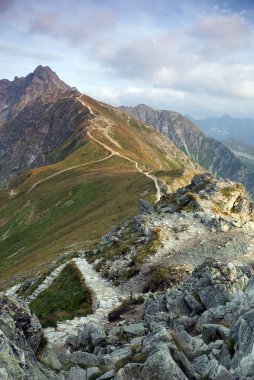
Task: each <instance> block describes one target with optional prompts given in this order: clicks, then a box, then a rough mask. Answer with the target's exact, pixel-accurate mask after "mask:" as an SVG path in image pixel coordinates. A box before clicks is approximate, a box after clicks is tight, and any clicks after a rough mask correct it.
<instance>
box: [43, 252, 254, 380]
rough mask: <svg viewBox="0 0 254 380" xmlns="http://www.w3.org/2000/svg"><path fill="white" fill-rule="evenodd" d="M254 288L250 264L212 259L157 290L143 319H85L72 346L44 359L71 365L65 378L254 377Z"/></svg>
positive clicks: (171, 379) (195, 379) (229, 379)
mask: <svg viewBox="0 0 254 380" xmlns="http://www.w3.org/2000/svg"><path fill="white" fill-rule="evenodd" d="M253 295H254V275H253V271H252V269H251V268H250V267H245V266H235V265H234V264H232V263H228V264H224V263H222V262H218V261H215V260H212V259H207V260H206V261H205V262H204V263H202V264H201V265H200V266H198V267H197V268H196V269H195V270H194V271H193V273H192V275H191V276H190V277H189V278H188V279H187V280H186V281H185V282H184V283H183V284H182V285H181V286H177V287H172V288H169V289H168V290H167V291H164V292H161V293H157V294H153V293H149V294H148V295H147V296H146V301H145V303H144V306H143V317H142V319H140V320H137V321H135V322H134V321H133V320H125V319H123V320H122V321H121V322H120V323H119V324H118V325H111V326H110V325H109V326H108V327H107V328H106V330H104V329H102V328H101V326H100V325H97V326H96V325H95V324H91V325H89V324H88V325H85V326H84V328H83V329H81V330H80V331H79V334H78V336H76V337H75V336H73V337H72V338H71V339H69V340H68V341H67V346H68V349H69V350H71V352H66V353H62V352H59V353H53V352H52V351H49V352H48V353H47V354H46V356H45V357H44V361H46V359H47V360H48V361H49V358H51V365H52V363H53V361H52V358H53V357H54V355H55V359H54V363H55V366H56V368H57V369H61V368H64V367H66V366H68V365H71V367H72V368H71V369H70V370H69V371H63V370H62V371H60V373H59V375H61V376H62V378H63V379H72V378H73V379H75V378H78V379H79V378H80V379H81V378H85V379H86V378H89V375H88V374H89V373H96V375H97V376H98V378H99V379H101V380H103V379H114V380H134V379H136V380H175V379H178V380H187V379H190V380H198V379H207V380H212V379H213V380H214V379H215V380H222V379H226V380H234V379H238V380H245V379H253V378H254V365H253V363H254V359H253V352H254V327H253V316H254V309H253V308H254V301H253ZM81 332H82V333H81ZM81 337H82V339H81ZM94 338H96V339H94ZM97 338H98V339H97ZM80 367H82V368H83V367H85V368H86V369H85V370H83V369H82V368H80ZM75 376H76V377H75ZM82 376H83V377H82Z"/></svg>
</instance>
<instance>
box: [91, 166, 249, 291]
mask: <svg viewBox="0 0 254 380" xmlns="http://www.w3.org/2000/svg"><path fill="white" fill-rule="evenodd" d="M139 210H140V212H141V214H139V215H137V216H136V217H134V218H133V219H132V220H130V221H126V222H125V223H124V224H123V225H122V226H119V227H113V228H112V230H111V231H110V232H109V233H107V234H106V235H104V236H103V237H102V238H101V241H100V243H99V245H98V246H96V247H94V248H93V250H91V251H89V252H86V253H85V254H86V257H87V258H88V260H89V261H90V262H94V263H95V265H96V268H97V270H98V271H100V272H101V274H102V275H103V276H105V277H108V278H109V279H110V280H112V281H113V282H114V284H115V285H119V284H122V286H123V288H124V289H125V290H127V291H128V292H130V291H131V290H133V291H135V292H142V291H148V290H151V291H155V290H156V289H159V290H162V289H163V288H165V287H168V286H169V285H174V284H176V283H179V282H182V281H183V280H184V279H185V278H186V276H188V274H189V271H190V270H191V268H194V267H195V266H197V265H199V264H200V263H202V262H203V261H204V260H205V259H206V258H208V257H212V258H214V259H223V260H224V261H225V262H231V261H233V260H236V261H238V262H246V263H251V262H252V260H253V258H252V250H253V236H252V233H253V228H254V211H253V210H254V206H253V203H252V202H250V201H249V199H248V194H247V193H246V191H245V189H244V187H243V185H241V184H238V183H234V182H232V181H229V180H228V181H226V180H219V179H216V178H214V177H213V176H212V175H211V174H209V173H204V174H200V175H197V176H195V177H193V179H192V181H191V183H190V184H189V185H188V186H185V187H182V188H181V189H179V190H177V191H176V192H175V193H170V194H165V195H163V196H162V197H161V199H160V201H159V202H158V203H157V204H156V205H155V206H152V205H151V204H150V203H148V202H144V201H142V200H141V201H140V203H139ZM105 257H107V258H108V259H107V260H105Z"/></svg>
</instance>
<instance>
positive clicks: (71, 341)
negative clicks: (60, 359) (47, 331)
mask: <svg viewBox="0 0 254 380" xmlns="http://www.w3.org/2000/svg"><path fill="white" fill-rule="evenodd" d="M66 345H67V346H70V347H71V348H73V349H74V348H77V347H78V337H77V336H76V335H69V336H68V338H67V339H66Z"/></svg>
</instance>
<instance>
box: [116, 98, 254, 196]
mask: <svg viewBox="0 0 254 380" xmlns="http://www.w3.org/2000/svg"><path fill="white" fill-rule="evenodd" d="M120 109H121V110H122V111H125V112H126V113H128V114H130V115H132V116H133V117H135V118H137V119H138V120H140V121H142V122H143V123H146V124H148V125H151V126H153V127H154V128H155V129H156V130H157V131H159V132H161V133H163V134H164V135H165V136H167V137H168V138H169V139H170V140H171V141H172V142H173V143H174V144H175V145H176V146H177V147H178V148H180V149H181V150H182V151H183V152H184V153H186V154H187V155H188V156H189V157H191V158H192V159H193V160H195V161H196V162H197V163H199V164H200V165H201V166H202V167H203V168H205V169H206V170H208V171H210V172H211V173H213V174H214V175H215V176H217V177H222V178H229V179H231V180H233V181H237V182H242V183H243V184H244V185H245V186H246V187H247V189H248V191H249V193H250V194H251V195H253V193H254V173H253V172H252V171H251V170H250V169H248V168H247V167H246V166H245V165H244V164H243V163H242V162H241V161H240V160H239V158H238V157H237V156H236V155H234V153H233V152H232V151H231V150H230V149H228V148H227V147H226V146H225V145H223V144H222V143H221V142H220V141H217V140H215V139H213V138H210V137H207V136H206V135H205V134H204V133H203V132H202V131H201V130H200V129H199V128H197V127H196V126H195V125H194V124H193V123H192V122H191V121H189V120H188V119H187V118H185V117H184V116H182V115H181V114H179V113H177V112H173V111H164V110H155V109H153V108H150V107H148V106H146V105H144V104H140V105H138V106H136V107H124V106H122V107H120Z"/></svg>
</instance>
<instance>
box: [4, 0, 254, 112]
mask: <svg viewBox="0 0 254 380" xmlns="http://www.w3.org/2000/svg"><path fill="white" fill-rule="evenodd" d="M38 65H44V66H49V67H51V69H52V70H54V71H55V72H56V73H57V74H58V75H59V77H60V78H61V79H62V80H64V81H65V82H66V83H68V84H69V85H71V86H75V87H77V88H78V89H79V90H80V91H81V92H83V93H85V94H87V95H90V96H92V97H94V98H96V99H98V100H101V101H104V102H107V103H109V104H112V105H116V106H117V105H129V106H135V105H137V104H139V103H145V104H147V105H150V106H152V107H154V108H158V109H169V110H174V111H178V112H181V113H183V114H190V115H192V116H193V117H197V118H202V117H213V116H219V115H223V114H231V115H232V116H240V117H244V116H247V117H252V118H254V0H228V1H227V0H226V1H224V0H43V1H40V0H0V78H6V79H9V80H13V78H14V77H15V76H26V75H27V74H28V73H30V72H32V71H34V69H35V68H36V66H38Z"/></svg>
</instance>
